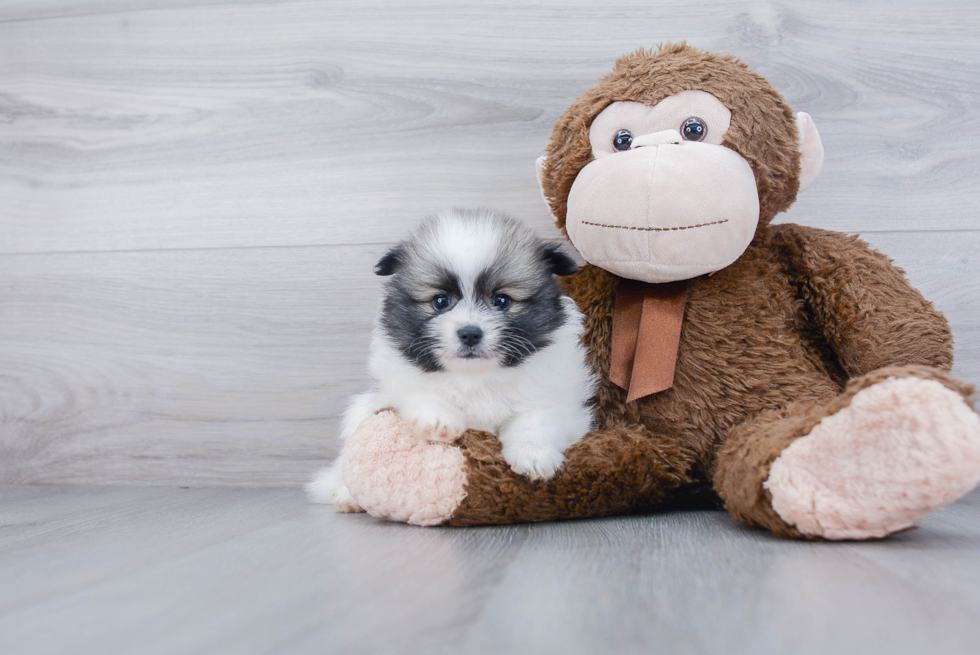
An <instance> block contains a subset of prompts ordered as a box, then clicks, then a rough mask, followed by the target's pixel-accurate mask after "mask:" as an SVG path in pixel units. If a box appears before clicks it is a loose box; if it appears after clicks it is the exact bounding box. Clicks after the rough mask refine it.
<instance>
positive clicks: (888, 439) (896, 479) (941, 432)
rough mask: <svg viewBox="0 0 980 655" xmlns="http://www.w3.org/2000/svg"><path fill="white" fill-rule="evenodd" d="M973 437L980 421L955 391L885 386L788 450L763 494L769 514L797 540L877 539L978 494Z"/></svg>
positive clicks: (979, 449)
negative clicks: (972, 493) (797, 536)
mask: <svg viewBox="0 0 980 655" xmlns="http://www.w3.org/2000/svg"><path fill="white" fill-rule="evenodd" d="M975 434H980V416H977V414H976V413H974V412H973V411H972V410H971V409H970V407H969V406H968V405H967V403H966V402H965V401H964V400H963V397H962V396H960V395H959V394H958V393H956V392H955V391H953V390H951V389H948V388H946V387H945V386H943V384H942V383H940V382H938V381H936V380H924V379H922V378H917V377H902V378H889V379H887V380H885V381H884V382H880V383H878V384H874V385H871V386H870V387H867V388H865V389H862V390H861V391H859V392H858V393H857V394H856V395H855V396H853V397H852V398H851V403H850V404H849V405H848V406H847V407H845V408H844V409H842V410H840V411H839V412H837V413H835V414H832V415H830V416H826V417H824V418H823V419H822V420H821V421H820V423H818V424H817V425H816V426H815V427H814V428H813V429H812V430H810V432H809V433H808V434H807V435H806V436H804V437H801V438H799V439H797V440H795V441H793V442H792V443H791V444H790V445H789V446H788V447H787V448H786V449H784V450H783V451H782V453H780V455H779V457H778V458H777V459H776V461H774V462H773V464H772V467H771V468H770V472H769V476H768V478H767V479H766V482H765V483H764V484H763V487H764V488H765V489H766V490H768V491H769V493H770V495H771V497H772V507H773V509H774V510H775V511H776V512H777V513H778V514H779V516H780V517H782V518H783V520H785V521H787V522H789V523H792V524H793V525H795V526H796V528H797V529H798V530H799V531H800V532H803V533H805V534H810V535H820V536H823V537H825V538H828V539H868V538H873V537H883V536H885V535H888V534H891V533H893V532H897V531H899V530H903V529H905V528H907V527H909V526H911V525H912V523H913V521H915V520H916V519H918V518H919V517H921V516H924V515H925V514H927V513H928V512H931V511H932V510H934V509H936V508H939V507H943V506H945V505H947V504H949V503H951V502H952V501H954V500H956V499H957V498H959V497H960V496H961V495H963V494H965V493H966V492H968V491H969V490H970V489H972V488H973V487H975V486H976V484H977V482H978V481H980V439H974V438H972V435H975ZM896 452H912V453H916V454H917V455H918V456H917V457H908V458H905V457H901V458H898V457H895V456H894V453H896Z"/></svg>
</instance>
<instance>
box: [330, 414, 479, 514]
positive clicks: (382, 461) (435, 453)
mask: <svg viewBox="0 0 980 655" xmlns="http://www.w3.org/2000/svg"><path fill="white" fill-rule="evenodd" d="M343 462H344V464H343V467H344V470H343V473H344V483H345V484H346V485H347V488H348V489H350V492H351V495H353V496H354V498H355V499H356V500H357V502H358V504H359V505H360V506H361V507H362V508H364V510H365V511H367V512H368V513H369V514H371V515H372V516H376V517H378V518H383V519H388V520H390V521H400V522H403V523H411V524H413V525H438V524H440V523H444V522H445V521H447V520H448V519H449V518H450V517H452V515H453V512H454V511H456V508H457V507H459V504H460V503H461V502H462V500H463V498H465V497H466V491H465V489H464V486H465V483H466V469H465V465H466V458H465V457H464V456H463V453H461V452H460V450H459V448H457V447H455V446H448V445H445V444H440V443H431V442H428V441H424V440H422V439H419V438H418V437H416V436H415V435H414V434H413V433H412V430H411V429H410V428H409V427H408V425H406V424H405V422H404V421H402V420H401V418H400V417H399V416H398V415H397V414H396V413H394V412H391V411H384V412H380V413H378V414H376V415H374V416H372V417H370V418H368V419H366V420H365V421H364V422H363V423H361V425H360V426H358V428H357V430H356V431H355V432H354V434H353V436H351V438H350V440H349V441H348V442H347V445H346V446H345V447H344V454H343Z"/></svg>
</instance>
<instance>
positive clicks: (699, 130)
mask: <svg viewBox="0 0 980 655" xmlns="http://www.w3.org/2000/svg"><path fill="white" fill-rule="evenodd" d="M681 136H683V137H684V139H686V140H687V141H704V137H706V136H708V124H707V123H705V122H704V121H703V120H701V119H700V118H698V117H697V116H691V117H690V118H688V119H687V120H686V121H684V124H683V125H681Z"/></svg>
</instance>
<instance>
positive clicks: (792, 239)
mask: <svg viewBox="0 0 980 655" xmlns="http://www.w3.org/2000/svg"><path fill="white" fill-rule="evenodd" d="M772 229H773V235H772V243H773V247H774V248H775V250H776V252H777V253H778V254H779V256H780V258H781V260H782V262H783V263H784V264H785V265H786V267H787V271H788V274H789V276H790V278H791V279H792V280H793V282H794V283H795V284H796V285H797V287H798V289H799V294H800V296H801V297H802V298H803V299H804V300H805V301H806V303H807V306H808V308H809V311H810V312H811V314H812V318H813V320H814V321H815V323H816V324H817V325H818V326H819V328H820V329H821V330H822V332H823V334H824V336H825V338H826V339H827V342H828V343H829V344H830V346H831V347H832V348H833V349H834V351H835V353H836V355H837V357H838V359H839V361H840V363H841V365H842V366H843V367H844V370H845V372H846V373H847V374H848V375H849V376H850V377H856V376H859V375H863V374H865V373H869V372H871V371H873V370H875V369H878V368H882V367H884V366H893V365H902V364H923V365H927V366H935V367H937V368H940V369H943V370H947V371H948V370H949V369H950V367H951V366H952V365H953V337H952V334H951V333H950V330H949V324H948V323H947V322H946V319H945V317H944V316H943V315H942V313H941V312H939V311H938V310H936V309H935V308H934V307H933V305H932V303H931V302H929V301H928V300H926V299H925V298H923V297H922V294H921V293H919V291H918V290H917V289H915V288H914V287H913V286H912V285H911V284H909V282H908V280H907V279H906V278H905V273H904V271H902V270H901V269H900V268H898V267H897V266H895V265H894V264H893V263H892V261H891V260H890V259H889V258H888V257H886V256H885V255H883V254H881V253H879V252H878V251H876V250H873V249H871V248H870V247H869V246H868V244H867V243H865V242H864V241H861V240H860V239H858V238H857V237H854V236H848V235H845V234H842V233H840V232H831V231H827V230H819V229H816V228H811V227H804V226H800V225H793V224H783V225H777V226H774V227H773V228H772Z"/></svg>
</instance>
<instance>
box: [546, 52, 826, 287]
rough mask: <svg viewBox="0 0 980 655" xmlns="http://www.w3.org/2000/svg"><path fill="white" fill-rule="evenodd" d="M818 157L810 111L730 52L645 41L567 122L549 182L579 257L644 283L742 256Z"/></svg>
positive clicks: (554, 145) (555, 140)
mask: <svg viewBox="0 0 980 655" xmlns="http://www.w3.org/2000/svg"><path fill="white" fill-rule="evenodd" d="M822 162H823V146H822V145H821V144H820V138H819V135H818V134H817V132H816V128H815V127H814V126H813V122H812V121H811V120H810V117H809V116H807V115H806V114H797V115H796V116H795V121H794V115H793V113H792V111H791V110H790V109H789V107H787V106H786V105H785V103H784V102H783V101H782V98H781V97H780V96H779V94H778V93H776V92H775V91H773V90H772V88H771V87H770V86H769V85H768V83H767V82H766V81H765V80H764V79H763V78H761V77H759V76H758V75H756V74H754V73H752V72H751V71H749V70H748V69H747V68H746V67H745V66H744V65H743V64H740V63H739V62H737V61H736V60H734V59H732V58H727V57H720V56H718V55H711V54H709V53H703V52H701V51H698V50H695V49H693V48H689V47H687V46H667V47H665V48H664V49H662V50H661V51H659V52H657V53H653V54H648V53H646V52H644V51H640V52H639V53H636V54H634V55H630V56H627V57H624V58H623V59H622V60H620V61H619V62H617V65H616V69H615V70H614V71H613V73H611V74H610V75H608V76H606V77H605V78H603V80H602V81H601V82H600V84H599V86H597V87H595V88H593V89H590V90H589V91H587V92H586V93H585V94H583V96H582V97H580V98H579V99H578V100H577V101H576V102H575V104H573V105H572V107H570V108H569V109H568V110H567V111H566V112H565V114H564V115H563V116H562V117H561V119H559V121H558V123H557V124H556V126H555V132H554V134H553V136H552V142H551V145H550V146H549V152H548V158H547V162H544V159H543V158H542V160H539V170H538V173H539V179H540V181H541V183H542V191H543V192H544V195H545V197H546V199H547V200H548V201H549V204H550V205H551V208H552V211H553V212H554V214H555V216H556V218H557V220H558V224H559V227H564V228H565V231H566V233H567V234H568V237H569V239H571V241H572V243H573V244H574V245H575V247H576V248H578V250H579V252H580V253H581V254H582V257H584V258H585V260H586V261H588V262H589V263H591V264H594V265H596V266H599V267H601V268H604V269H606V270H608V271H611V272H613V273H615V274H617V275H620V276H622V277H626V278H630V279H634V280H641V281H644V282H672V281H675V280H685V279H690V278H693V277H696V276H699V275H703V274H705V273H712V272H714V271H718V270H720V269H722V268H725V267H726V266H728V265H729V264H731V263H733V262H734V261H735V260H736V259H738V258H739V257H740V256H741V255H742V253H743V252H744V251H745V249H746V248H747V247H748V246H749V244H750V243H751V242H752V239H753V238H754V237H755V234H756V230H757V228H758V226H759V225H760V224H764V223H767V222H768V221H770V220H771V219H772V217H773V216H774V215H775V214H776V213H778V212H779V211H782V210H784V209H786V208H787V207H788V206H789V205H790V204H792V202H793V200H794V199H795V197H796V193H797V191H798V190H799V189H801V188H803V187H805V186H806V185H807V184H809V183H810V182H811V181H812V180H813V179H814V178H815V177H816V175H817V173H818V172H819V169H820V166H821V164H822Z"/></svg>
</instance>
